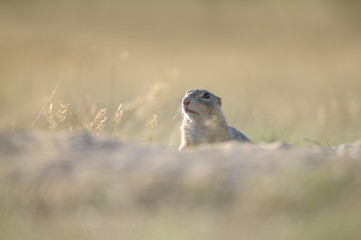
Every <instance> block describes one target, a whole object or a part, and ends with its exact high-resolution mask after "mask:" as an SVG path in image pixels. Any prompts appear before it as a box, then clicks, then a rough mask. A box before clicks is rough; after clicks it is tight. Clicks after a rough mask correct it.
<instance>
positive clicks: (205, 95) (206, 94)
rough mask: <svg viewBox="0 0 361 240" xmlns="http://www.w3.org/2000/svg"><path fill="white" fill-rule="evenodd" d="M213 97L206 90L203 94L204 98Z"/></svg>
mask: <svg viewBox="0 0 361 240" xmlns="http://www.w3.org/2000/svg"><path fill="white" fill-rule="evenodd" d="M210 97H211V95H210V94H209V92H205V93H204V94H203V96H202V98H206V99H209V98H210Z"/></svg>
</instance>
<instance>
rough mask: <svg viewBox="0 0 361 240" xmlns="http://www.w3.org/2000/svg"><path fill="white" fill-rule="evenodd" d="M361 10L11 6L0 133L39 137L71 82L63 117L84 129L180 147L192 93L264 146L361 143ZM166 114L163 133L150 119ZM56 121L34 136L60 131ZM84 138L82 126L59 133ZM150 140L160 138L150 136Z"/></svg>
mask: <svg viewBox="0 0 361 240" xmlns="http://www.w3.org/2000/svg"><path fill="white" fill-rule="evenodd" d="M360 10H361V4H360V1H356V0H353V1H351V0H349V1H341V0H339V1H337V0H333V1H332V0H331V1H286V0H284V1H283V0H275V1H261V0H259V1H235V0H233V1H232V0H226V1H221V0H212V1H209V0H208V1H206V0H195V1H191V0H185V1H172V0H170V1H163V0H155V1H145V0H144V1H142V0H133V1H126V0H124V1H115V0H102V1H97V0H92V1H90V0H87V1H85V0H84V1H82V0H72V1H70V0H64V1H46V0H32V1H21V0H11V1H10V0H1V1H0V86H1V87H0V112H1V117H0V128H1V129H6V130H11V129H12V130H20V131H23V130H29V129H30V128H31V125H32V123H33V121H34V119H35V118H36V116H37V114H38V113H39V111H40V110H41V109H42V107H43V106H44V101H43V100H42V99H43V98H44V97H49V95H50V94H51V92H52V91H53V89H54V88H55V86H56V84H57V83H58V81H59V79H60V78H61V76H62V81H61V83H60V86H59V88H58V89H57V92H56V94H55V96H54V98H53V99H52V103H53V111H54V114H55V111H57V109H58V108H59V106H60V105H59V104H60V103H63V104H69V106H70V107H71V109H72V111H73V112H74V113H75V114H76V115H77V117H78V118H79V120H80V122H81V123H82V124H83V125H84V127H85V128H87V127H89V124H90V123H91V121H92V120H91V119H93V118H94V117H95V115H96V112H97V111H98V110H99V109H101V108H106V109H107V116H108V121H107V122H106V123H105V126H104V127H103V128H102V130H101V133H102V134H109V133H110V129H111V128H112V126H113V122H112V119H113V118H114V114H115V111H116V110H117V108H118V106H119V104H120V103H122V104H123V108H122V109H123V114H122V116H121V118H120V121H119V123H117V124H116V126H115V130H114V133H113V135H115V136H116V137H119V138H121V139H124V140H130V141H139V142H147V141H150V139H151V141H153V142H158V143H162V144H166V145H173V146H177V145H178V144H179V133H178V129H179V125H180V122H181V116H180V115H179V114H177V112H178V109H179V107H180V100H181V99H182V97H183V95H184V93H185V91H186V90H188V89H190V88H206V89H209V90H211V91H212V92H213V93H215V94H216V95H218V96H221V97H222V99H223V103H224V105H223V110H224V113H225V115H226V117H227V120H228V122H229V124H230V125H232V126H234V127H236V128H238V129H240V130H241V131H243V132H244V133H245V134H246V135H248V136H249V138H250V139H252V140H253V141H255V142H272V141H275V140H283V141H287V142H290V143H292V144H297V145H314V144H320V145H322V146H328V145H337V144H340V143H342V142H352V141H355V140H356V139H358V138H360V136H361V94H360V93H361V66H360V63H361V24H360V23H361V15H360V12H361V11H360ZM152 115H157V121H158V125H157V126H156V129H154V131H153V129H149V128H150V127H149V124H148V126H147V124H146V123H147V120H148V119H149V118H150V117H151V116H152ZM48 125H49V124H48V123H47V121H46V118H45V117H43V116H42V117H41V118H40V120H39V121H37V122H36V125H35V127H34V129H37V130H44V131H49V129H48ZM68 129H73V130H81V127H80V126H79V124H78V123H77V122H76V121H75V120H74V117H73V116H69V115H68V116H67V118H66V119H65V120H64V121H63V122H62V123H58V126H57V129H56V131H68ZM150 134H151V135H152V136H150Z"/></svg>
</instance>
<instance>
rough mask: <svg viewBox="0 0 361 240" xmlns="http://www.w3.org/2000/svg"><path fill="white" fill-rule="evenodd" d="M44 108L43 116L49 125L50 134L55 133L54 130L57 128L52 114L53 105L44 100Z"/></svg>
mask: <svg viewBox="0 0 361 240" xmlns="http://www.w3.org/2000/svg"><path fill="white" fill-rule="evenodd" d="M44 102H45V104H44V106H45V109H44V111H43V115H44V116H45V118H46V121H47V122H48V123H49V129H50V131H51V132H52V133H55V130H56V128H57V127H58V124H57V123H56V121H55V119H54V114H53V103H51V102H50V101H49V100H48V99H46V98H45V99H44Z"/></svg>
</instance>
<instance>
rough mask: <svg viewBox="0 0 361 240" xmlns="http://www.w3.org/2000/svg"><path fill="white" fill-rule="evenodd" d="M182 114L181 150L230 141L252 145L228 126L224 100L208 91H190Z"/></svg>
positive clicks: (184, 102)
mask: <svg viewBox="0 0 361 240" xmlns="http://www.w3.org/2000/svg"><path fill="white" fill-rule="evenodd" d="M182 113H183V123H182V126H181V135H182V142H181V145H180V147H179V150H182V149H184V148H187V147H193V146H196V145H199V144H203V143H216V142H223V141H229V140H238V141H241V142H250V143H251V141H250V140H249V139H248V138H247V137H246V136H245V135H244V134H243V133H241V132H240V131H238V130H237V129H235V128H233V127H231V126H228V125H227V122H226V119H225V117H224V115H223V112H222V99H221V98H220V97H217V96H216V95H214V94H213V93H211V92H210V91H208V90H202V89H191V90H188V91H187V92H186V94H185V96H184V98H183V100H182Z"/></svg>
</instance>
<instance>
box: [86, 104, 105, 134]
mask: <svg viewBox="0 0 361 240" xmlns="http://www.w3.org/2000/svg"><path fill="white" fill-rule="evenodd" d="M106 115H107V109H106V108H102V109H100V110H99V111H98V113H97V115H96V116H95V118H94V120H93V122H92V123H91V124H90V128H91V129H92V131H93V132H95V133H99V131H100V129H101V128H102V127H103V125H104V123H105V122H106V121H107V120H108V117H107V116H106Z"/></svg>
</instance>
